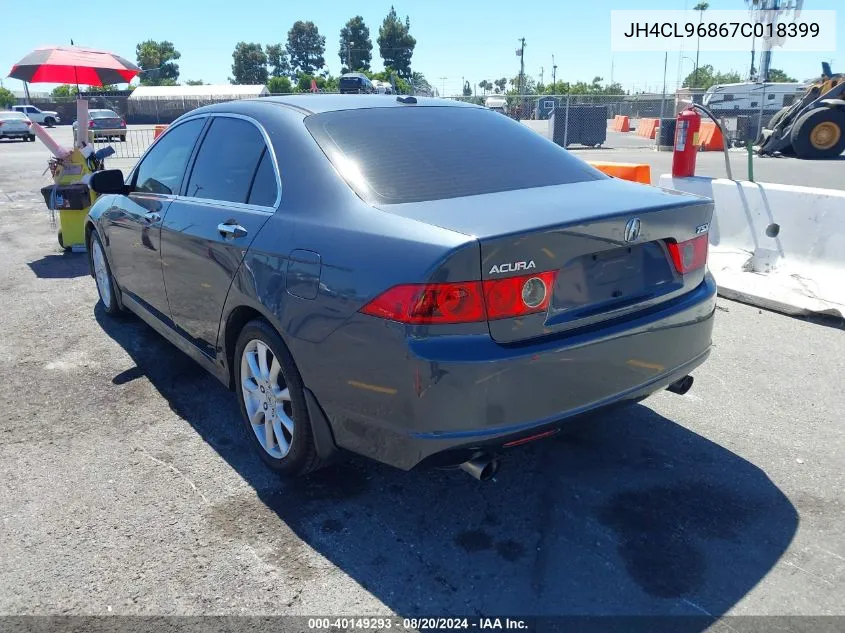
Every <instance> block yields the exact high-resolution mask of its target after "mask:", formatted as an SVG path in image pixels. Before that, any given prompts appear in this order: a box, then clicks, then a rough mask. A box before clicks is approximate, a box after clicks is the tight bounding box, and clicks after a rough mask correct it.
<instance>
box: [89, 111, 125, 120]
mask: <svg viewBox="0 0 845 633" xmlns="http://www.w3.org/2000/svg"><path fill="white" fill-rule="evenodd" d="M88 116H89V117H90V118H92V119H119V118H120V117H119V116H117V113H116V112H113V111H111V110H91V111H90V112H89V113H88Z"/></svg>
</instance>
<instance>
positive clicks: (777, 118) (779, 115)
mask: <svg viewBox="0 0 845 633" xmlns="http://www.w3.org/2000/svg"><path fill="white" fill-rule="evenodd" d="M787 112H789V106H786V107H785V108H781V109H780V110H778V111H777V112H775V113H774V114H773V115H772V118H771V119H769V129H770V130H773V129H774V128H775V126H776V125H777V124H778V123H780V122H781V121H783V117H785V116H786V113H787Z"/></svg>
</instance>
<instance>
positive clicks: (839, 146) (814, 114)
mask: <svg viewBox="0 0 845 633" xmlns="http://www.w3.org/2000/svg"><path fill="white" fill-rule="evenodd" d="M790 141H792V148H793V149H794V150H795V153H796V154H797V155H798V157H799V158H809V159H818V158H836V157H837V156H839V155H840V154H841V153H842V151H843V150H845V112H843V111H841V110H835V109H833V108H815V109H813V110H810V111H809V112H805V113H804V114H802V115H801V116H800V117H798V120H797V121H796V122H795V125H794V126H793V127H792V133H791V134H790Z"/></svg>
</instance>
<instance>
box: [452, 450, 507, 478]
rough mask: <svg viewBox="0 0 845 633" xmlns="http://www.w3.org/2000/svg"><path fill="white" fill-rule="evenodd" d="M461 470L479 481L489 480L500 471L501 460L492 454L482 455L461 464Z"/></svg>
mask: <svg viewBox="0 0 845 633" xmlns="http://www.w3.org/2000/svg"><path fill="white" fill-rule="evenodd" d="M461 470H462V471H464V472H465V473H467V474H468V475H470V476H471V477H473V478H475V479H477V480H478V481H488V480H489V479H492V478H493V477H494V476H495V474H496V473H497V472H498V471H499V460H498V459H495V458H493V457H491V456H490V455H480V456H478V457H476V458H474V459H470V460H469V461H466V462H464V463H463V464H461Z"/></svg>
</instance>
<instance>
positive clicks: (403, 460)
mask: <svg viewBox="0 0 845 633" xmlns="http://www.w3.org/2000/svg"><path fill="white" fill-rule="evenodd" d="M715 305H716V285H715V282H714V281H713V279H712V277H711V276H710V275H709V274H708V275H706V276H705V279H704V281H703V282H702V283H701V284H700V285H699V286H698V287H697V288H696V289H695V290H693V291H692V292H690V293H688V294H686V295H684V296H681V297H678V298H676V299H673V300H671V301H668V302H666V303H665V304H662V305H660V306H658V307H657V308H655V309H653V310H651V311H649V312H647V313H645V314H641V315H638V316H634V317H632V318H626V319H624V320H621V321H619V322H616V323H611V324H607V323H605V324H601V326H600V327H598V326H597V327H595V328H593V329H591V330H586V331H579V332H573V333H570V334H568V335H565V336H560V337H554V338H553V339H547V340H543V341H542V342H539V343H533V344H523V345H507V346H506V345H500V344H497V343H495V342H494V341H493V340H492V339H491V338H490V337H489V336H488V335H469V336H436V337H431V338H417V339H413V338H411V339H409V338H406V336H405V330H404V329H403V328H402V327H401V326H398V324H390V326H386V325H385V322H383V321H382V322H379V321H380V320H378V319H372V318H371V317H361V318H362V319H364V318H366V319H369V320H370V322H364V321H361V322H358V323H357V324H355V325H353V326H351V327H352V328H353V330H349V328H341V330H340V331H338V332H336V333H335V335H334V336H338V335H339V336H351V337H354V338H355V339H356V340H358V341H361V340H362V339H363V340H369V341H372V343H373V344H372V345H370V346H369V351H368V354H367V357H366V358H362V357H358V356H357V355H353V357H352V358H350V359H349V360H348V361H347V362H344V363H343V365H344V366H343V367H339V366H335V367H334V373H335V377H336V379H335V380H332V381H327V382H326V381H323V382H321V381H319V380H316V381H311V380H310V379H309V377H308V376H305V375H303V377H304V378H305V380H306V383H307V384H309V383H310V384H311V385H315V386H316V388H314V392H315V395H316V397H317V398H318V400H319V401H320V403H321V405H322V406H323V409H324V410H325V411H326V414H327V416H328V419H329V420H330V422H331V426H332V431H333V433H334V436H335V441H336V443H337V445H338V446H341V447H343V448H346V449H349V450H352V451H354V452H356V453H360V454H362V455H365V456H367V457H371V458H374V459H376V460H379V461H381V462H385V463H387V464H391V465H393V466H396V467H398V468H402V469H405V470H408V469H411V468H413V467H415V466H418V465H421V464H435V463H436V464H444V463H457V462H459V461H463V460H464V459H466V458H468V456H469V455H470V454H472V453H473V452H475V451H477V450H479V449H480V448H494V449H495V448H498V447H500V446H501V445H502V444H504V443H506V442H508V441H511V440H513V439H517V438H520V437H525V436H528V435H532V434H534V433H537V432H541V431H543V430H547V429H550V428H555V427H558V426H560V425H561V424H562V423H563V422H565V421H566V420H568V419H570V418H572V417H574V416H578V415H581V414H584V413H587V412H591V411H594V410H596V409H600V408H604V407H609V406H613V405H617V404H624V403H629V402H633V401H636V400H641V399H642V398H644V397H646V396H648V395H649V394H651V393H654V392H656V391H659V390H662V389H664V388H665V387H666V386H668V385H669V384H671V383H673V382H675V381H676V380H678V379H679V378H682V377H683V376H684V375H686V374H688V373H689V372H690V371H692V370H693V369H694V368H695V367H697V366H698V365H700V364H701V363H703V362H704V361H705V360H706V358H707V356H708V355H709V353H710V347H711V334H712V329H713V318H714V313H715ZM372 321H375V322H376V323H373V322H372ZM394 325H395V326H397V327H391V326H394ZM370 328H372V329H370ZM343 330H347V332H346V333H345V334H344V333H343ZM347 351H349V348H347ZM349 353H352V352H349ZM362 365H363V366H362ZM344 370H346V371H344ZM329 383H331V386H329Z"/></svg>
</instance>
